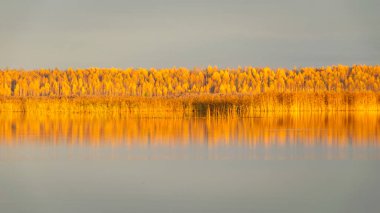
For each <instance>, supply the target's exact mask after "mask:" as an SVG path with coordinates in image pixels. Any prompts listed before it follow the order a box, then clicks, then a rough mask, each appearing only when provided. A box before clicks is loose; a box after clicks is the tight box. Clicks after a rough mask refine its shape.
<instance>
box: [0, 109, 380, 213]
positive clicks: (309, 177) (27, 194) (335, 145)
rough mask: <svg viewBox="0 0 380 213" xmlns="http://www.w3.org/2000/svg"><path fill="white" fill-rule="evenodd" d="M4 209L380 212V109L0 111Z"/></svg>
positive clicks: (0, 193)
mask: <svg viewBox="0 0 380 213" xmlns="http://www.w3.org/2000/svg"><path fill="white" fill-rule="evenodd" d="M0 123H1V125H0V189H1V190H0V208H1V212H379V210H380V202H379V199H378V198H379V197H380V184H379V182H378V180H379V179H380V166H379V159H380V115H379V114H377V113H329V114H326V113H323V114H281V115H263V116H258V117H254V118H241V119H207V118H188V119H125V118H118V117H101V116H96V115H72V116H52V117H38V115H22V114H17V113H13V114H6V115H0Z"/></svg>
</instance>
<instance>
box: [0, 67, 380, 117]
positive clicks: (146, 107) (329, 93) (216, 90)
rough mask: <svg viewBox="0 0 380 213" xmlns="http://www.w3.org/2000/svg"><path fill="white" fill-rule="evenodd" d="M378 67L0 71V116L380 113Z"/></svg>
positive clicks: (379, 77) (379, 70)
mask: <svg viewBox="0 0 380 213" xmlns="http://www.w3.org/2000/svg"><path fill="white" fill-rule="evenodd" d="M379 91H380V66H379V65H375V66H368V65H353V66H344V65H337V66H326V67H318V68H314V67H302V68H293V69H285V68H277V69H271V68H269V67H264V68H259V67H251V66H249V67H238V68H218V67H216V66H214V67H213V66H208V67H207V68H203V69H202V68H193V69H187V68H183V67H180V68H176V67H173V68H169V69H166V68H165V69H155V68H150V69H145V68H128V69H117V68H87V69H75V70H74V69H72V68H69V69H67V70H59V69H38V70H21V69H3V70H0V106H1V109H0V110H1V111H3V112H4V111H21V112H47V113H49V112H60V113H66V112H68V113H72V112H89V113H90V112H104V113H110V112H112V113H117V114H122V115H130V116H133V115H140V116H153V117H156V116H158V117H162V116H173V115H175V116H188V115H196V116H212V115H214V116H222V115H231V116H232V115H234V116H252V115H253V114H255V113H257V112H283V111H331V110H333V111H334V110H338V111H348V110H366V111H368V110H370V111H378V110H380V92H379Z"/></svg>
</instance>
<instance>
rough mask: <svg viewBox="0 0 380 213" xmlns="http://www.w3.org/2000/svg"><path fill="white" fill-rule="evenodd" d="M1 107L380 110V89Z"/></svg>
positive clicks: (222, 113) (140, 111)
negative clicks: (376, 91) (376, 90)
mask: <svg viewBox="0 0 380 213" xmlns="http://www.w3.org/2000/svg"><path fill="white" fill-rule="evenodd" d="M0 111H1V112H24V113H38V114H52V113H61V114H67V113H97V114H106V115H113V116H122V117H190V116H195V117H210V116H213V117H226V116H228V117H252V116H256V115H257V114H259V113H265V112H324V111H326V112H330V111H380V93H375V92H351V93H350V92H340V93H337V92H321V93H310V92H297V93H291V92H289V93H273V92H271V93H260V94H253V95H211V94H210V95H191V96H172V97H132V96H131V97H61V98H57V97H56V98H52V97H28V98H17V97H8V98H1V99H0Z"/></svg>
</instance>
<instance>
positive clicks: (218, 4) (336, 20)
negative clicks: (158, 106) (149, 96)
mask: <svg viewBox="0 0 380 213" xmlns="http://www.w3.org/2000/svg"><path fill="white" fill-rule="evenodd" d="M379 9H380V1H378V0H360V1H359V0H357V1H354V0H319V1H314V0H313V1H308V0H278V1H274V0H250V1H248V0H230V1H229V0H218V1H217V0H193V1H185V0H107V1H99V0H98V1H90V0H33V1H30V0H0V68H6V67H9V68H25V69H31V68H41V67H45V68H55V67H58V68H62V69H64V68H67V67H73V68H78V67H90V66H96V67H120V68H125V67H148V68H149V67H158V68H159V67H172V66H177V67H179V66H186V67H189V68H192V67H194V66H198V67H199V66H200V67H204V66H207V65H209V64H211V65H218V66H220V67H236V66H238V65H241V66H245V65H253V66H271V67H289V68H292V67H293V66H321V65H330V64H338V63H340V64H348V65H351V64H361V63H366V64H379V61H380V60H379V59H380V24H379V23H380V13H379Z"/></svg>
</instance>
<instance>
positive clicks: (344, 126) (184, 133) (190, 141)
mask: <svg viewBox="0 0 380 213" xmlns="http://www.w3.org/2000/svg"><path fill="white" fill-rule="evenodd" d="M0 124H1V125H0V144H1V145H8V146H15V145H24V144H28V143H29V144H30V143H31V144H49V145H62V144H66V145H70V144H72V145H86V146H87V145H91V146H103V145H111V146H129V147H136V146H139V147H146V146H150V147H160V146H167V147H180V146H189V145H204V146H207V147H209V148H212V147H218V146H247V147H255V146H264V147H272V146H289V145H292V144H297V145H299V144H302V145H305V146H313V145H325V146H339V147H341V146H348V145H353V146H367V145H376V146H377V145H378V144H380V114H379V113H364V112H363V113H359V112H355V113H347V112H346V113H331V114H329V113H315V114H280V115H274V114H264V115H262V116H258V117H254V118H234V119H220V118H219V119H212V118H211V119H210V118H208V119H207V118H191V119H124V118H114V117H110V118H107V117H97V116H95V115H83V114H81V115H69V116H67V115H66V116H52V117H38V116H31V115H27V116H26V115H23V114H19V113H10V114H0Z"/></svg>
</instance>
